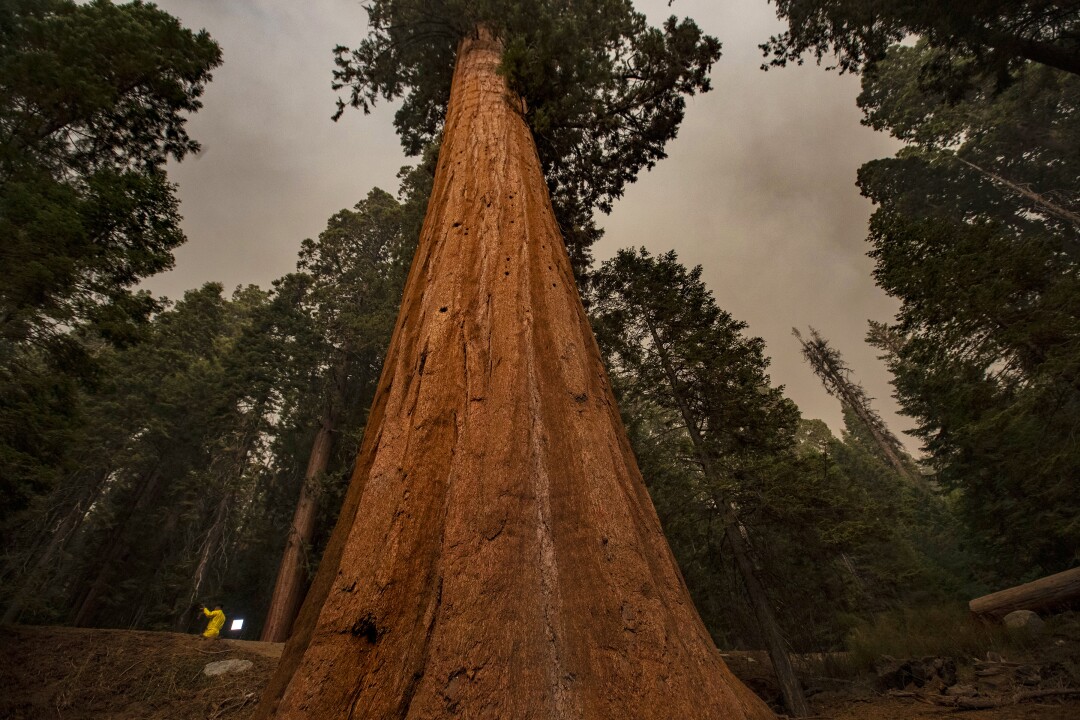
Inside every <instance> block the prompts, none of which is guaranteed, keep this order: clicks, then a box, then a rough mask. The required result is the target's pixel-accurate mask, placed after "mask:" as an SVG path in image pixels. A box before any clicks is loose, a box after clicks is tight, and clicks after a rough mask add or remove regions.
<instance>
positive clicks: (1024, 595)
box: [968, 568, 1080, 620]
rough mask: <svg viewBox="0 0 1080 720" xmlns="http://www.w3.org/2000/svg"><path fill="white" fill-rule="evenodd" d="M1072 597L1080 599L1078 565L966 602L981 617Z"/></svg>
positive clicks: (1043, 606)
mask: <svg viewBox="0 0 1080 720" xmlns="http://www.w3.org/2000/svg"><path fill="white" fill-rule="evenodd" d="M1074 600H1080V568H1073V569H1072V570H1066V571H1065V572H1059V573H1057V574H1056V575H1049V576H1047V577H1044V578H1040V579H1039V580H1035V581H1033V582H1029V583H1025V584H1023V585H1017V586H1016V587H1011V588H1008V589H1007V590H999V591H998V592H996V593H991V594H989V595H983V596H982V597H979V598H975V599H974V600H972V601H971V602H969V603H968V608H969V609H970V610H971V612H973V613H974V614H976V615H979V616H980V617H986V618H993V619H995V620H1000V619H1001V618H1003V617H1005V616H1006V615H1008V614H1009V613H1011V612H1012V611H1013V610H1034V611H1036V612H1038V611H1039V610H1047V609H1050V608H1053V607H1056V606H1058V605H1062V604H1064V603H1067V602H1070V601H1074Z"/></svg>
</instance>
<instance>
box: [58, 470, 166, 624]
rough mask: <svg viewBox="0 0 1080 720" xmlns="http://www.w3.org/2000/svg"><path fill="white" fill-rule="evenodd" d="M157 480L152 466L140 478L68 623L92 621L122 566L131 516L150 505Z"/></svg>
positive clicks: (154, 493) (156, 491) (157, 473)
mask: <svg viewBox="0 0 1080 720" xmlns="http://www.w3.org/2000/svg"><path fill="white" fill-rule="evenodd" d="M160 480H161V473H160V472H159V471H158V468H156V467H155V468H154V469H153V470H151V471H150V472H149V473H148V474H147V475H145V476H143V478H142V481H141V482H140V484H139V488H138V490H136V492H135V495H134V496H133V497H132V500H131V502H130V503H129V504H128V506H127V509H126V511H125V512H124V515H123V519H122V520H121V521H120V522H119V523H118V524H117V525H116V527H115V528H114V529H113V530H112V533H111V535H112V537H111V538H110V540H109V544H108V546H107V547H106V549H105V551H104V553H102V555H101V560H100V561H99V562H98V563H97V566H98V570H97V573H96V575H95V577H94V580H93V582H92V583H90V585H89V587H88V588H87V590H86V593H85V594H84V595H83V597H82V600H81V602H79V606H78V609H77V610H76V611H75V615H74V617H73V618H72V620H71V624H72V625H74V626H76V627H82V626H84V625H87V624H89V623H90V622H91V621H93V619H94V616H95V615H96V614H97V610H98V606H99V605H100V602H101V595H102V593H104V592H105V591H106V590H107V589H108V587H109V583H110V582H111V581H112V578H113V575H114V574H115V570H116V568H117V566H119V565H121V564H122V563H123V561H124V559H125V557H126V556H127V554H128V550H129V542H128V538H127V530H128V525H130V523H131V519H132V518H133V517H135V516H136V515H138V514H139V512H141V511H142V510H143V509H144V508H145V507H146V506H147V505H149V504H150V503H151V502H153V500H154V498H155V497H156V496H157V493H158V487H159V485H160Z"/></svg>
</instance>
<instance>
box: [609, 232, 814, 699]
mask: <svg viewBox="0 0 1080 720" xmlns="http://www.w3.org/2000/svg"><path fill="white" fill-rule="evenodd" d="M593 281H594V282H595V286H596V293H595V313H596V317H597V324H598V326H599V328H600V331H599V334H600V336H601V342H602V343H603V344H604V345H605V346H607V347H608V348H609V352H608V358H609V360H611V361H612V362H613V363H614V364H615V366H616V367H618V368H619V369H620V370H622V371H623V372H627V373H629V374H631V375H632V376H633V377H634V379H635V381H636V383H637V384H639V385H642V386H647V387H652V388H654V392H653V397H654V400H655V401H657V402H658V403H660V404H663V405H667V406H668V407H669V408H670V409H671V410H672V411H674V412H675V413H676V414H677V415H678V416H679V417H680V419H681V420H682V426H683V427H684V428H685V432H686V434H687V437H688V438H689V440H690V444H691V447H692V450H693V453H694V456H695V458H696V459H697V462H698V463H699V464H700V465H701V468H702V472H703V474H704V476H705V484H704V490H703V491H704V492H705V494H706V495H707V496H708V498H709V501H710V505H711V507H712V509H713V511H714V512H715V513H716V515H717V517H718V519H719V522H720V524H721V526H722V533H723V537H724V539H725V541H726V542H727V544H728V545H729V546H730V548H731V553H732V555H733V556H734V558H735V562H736V566H737V567H738V571H739V576H740V578H741V579H742V582H743V586H744V587H745V588H746V592H747V594H748V595H749V597H750V602H751V605H752V606H753V609H754V615H755V617H756V619H757V623H758V626H759V629H760V634H761V637H762V639H763V640H764V642H765V644H766V647H767V649H768V651H769V657H770V659H771V660H772V663H773V667H774V669H775V670H776V676H777V678H778V679H779V681H780V685H781V688H782V690H783V694H784V701H785V703H786V704H787V706H788V710H789V711H790V712H791V713H792V714H793V715H795V716H799V717H801V716H803V715H807V714H809V707H808V705H807V703H806V698H805V697H804V695H803V691H802V686H801V685H800V683H799V680H798V678H797V677H796V676H795V672H794V670H793V668H792V665H791V660H790V658H789V657H788V647H787V642H786V640H785V639H784V637H783V635H782V633H781V630H780V625H779V622H778V621H777V619H776V612H775V610H774V607H773V602H772V601H771V600H770V599H769V597H768V593H767V591H766V588H765V586H764V584H763V583H762V581H761V577H760V572H759V570H758V567H757V565H756V562H755V560H754V558H753V555H754V551H753V548H752V547H751V546H750V543H749V536H748V534H747V531H746V529H745V527H744V524H743V522H742V520H740V518H739V512H738V499H737V490H736V488H740V487H741V488H746V487H748V486H751V485H753V484H755V483H754V481H755V480H758V477H757V476H759V475H760V474H761V472H762V469H763V467H764V466H766V465H768V464H769V463H770V461H772V460H773V459H774V458H775V457H776V456H777V455H779V454H780V453H781V452H783V451H784V450H786V449H788V448H789V447H790V446H791V444H792V443H793V439H794V432H795V426H796V423H797V421H798V411H797V410H796V408H795V406H794V405H793V404H792V403H791V402H790V401H789V400H787V399H786V398H784V397H783V395H782V392H781V389H780V388H773V387H770V385H769V378H768V376H767V375H766V374H765V367H766V366H767V364H768V360H767V359H766V358H765V356H764V352H763V350H764V343H763V342H762V340H761V339H760V338H745V337H743V336H742V331H743V330H745V328H746V325H745V324H744V323H740V322H737V321H735V320H734V319H733V318H732V317H731V316H730V315H729V314H727V313H725V312H723V311H721V310H720V309H719V308H718V307H717V306H716V303H715V301H714V300H713V298H712V295H711V293H709V291H708V289H707V288H706V287H705V284H704V283H703V282H702V281H701V267H700V266H698V267H696V268H694V269H693V270H690V271H687V270H686V268H684V267H683V266H682V265H680V264H679V262H678V259H677V258H676V256H675V253H674V252H669V253H667V254H664V255H661V256H659V257H657V258H655V259H654V258H653V257H652V256H650V255H649V254H648V252H646V251H645V250H644V249H642V250H639V251H637V252H634V251H629V250H622V251H620V252H619V253H618V254H617V255H616V257H615V258H614V259H612V260H610V261H608V262H606V263H604V265H603V267H602V268H601V269H600V271H599V272H598V273H596V275H595V276H594V278H593Z"/></svg>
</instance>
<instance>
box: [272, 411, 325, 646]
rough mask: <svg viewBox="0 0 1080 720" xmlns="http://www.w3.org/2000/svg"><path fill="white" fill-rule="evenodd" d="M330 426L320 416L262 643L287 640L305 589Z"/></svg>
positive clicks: (279, 569)
mask: <svg viewBox="0 0 1080 720" xmlns="http://www.w3.org/2000/svg"><path fill="white" fill-rule="evenodd" d="M333 443H334V436H333V424H332V421H331V419H330V417H329V413H327V414H326V415H324V416H323V419H322V422H321V423H320V424H319V431H318V432H317V433H316V434H315V442H314V443H313V444H312V446H311V455H310V456H309V457H308V465H307V471H306V472H305V473H304V482H303V484H301V486H300V499H299V500H298V501H297V503H296V512H295V513H293V519H292V524H290V526H289V536H288V538H287V539H286V541H285V552H284V554H282V556H281V565H280V566H279V567H278V574H277V581H276V582H275V583H274V595H273V597H272V598H271V600H270V609H269V610H268V611H267V615H266V623H265V624H264V625H263V631H262V637H261V638H260V639H261V640H262V641H263V642H285V641H286V640H287V639H288V638H289V631H290V630H291V629H292V624H293V621H294V620H295V619H296V614H297V613H298V612H299V611H300V603H301V602H303V600H304V591H305V590H306V589H307V577H306V576H307V562H306V560H307V551H308V547H310V545H311V539H312V537H313V535H314V533H315V516H316V510H317V509H318V491H317V488H316V479H317V478H318V477H319V476H320V475H322V474H323V473H325V472H326V468H327V466H328V465H329V463H330V450H331V448H332V447H333Z"/></svg>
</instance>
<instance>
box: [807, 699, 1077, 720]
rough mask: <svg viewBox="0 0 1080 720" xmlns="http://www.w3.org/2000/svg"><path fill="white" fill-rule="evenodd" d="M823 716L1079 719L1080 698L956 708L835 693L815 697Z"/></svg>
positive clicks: (842, 719) (858, 719)
mask: <svg viewBox="0 0 1080 720" xmlns="http://www.w3.org/2000/svg"><path fill="white" fill-rule="evenodd" d="M811 705H812V707H813V710H814V712H815V713H817V715H816V717H820V718H821V719H822V720H825V718H828V720H924V719H928V718H939V719H940V720H1077V718H1080V700H1067V701H1061V702H1049V703H1048V702H1043V703H1023V704H1020V705H1011V706H1009V707H1000V708H995V709H993V710H956V709H954V708H945V707H936V706H933V705H925V704H923V703H920V702H917V701H915V700H909V699H906V698H888V697H874V698H866V699H862V700H855V699H853V698H850V697H849V698H844V697H831V698H828V699H824V698H816V699H812V701H811Z"/></svg>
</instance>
